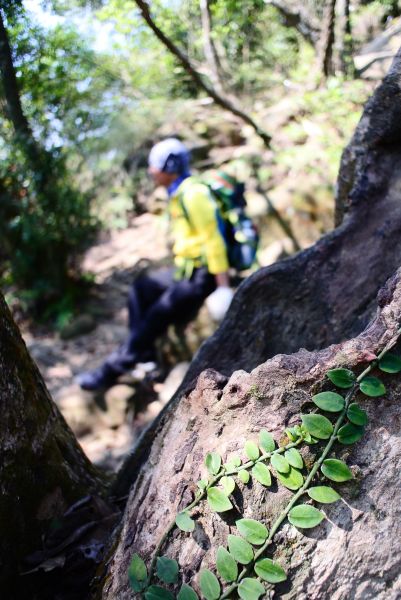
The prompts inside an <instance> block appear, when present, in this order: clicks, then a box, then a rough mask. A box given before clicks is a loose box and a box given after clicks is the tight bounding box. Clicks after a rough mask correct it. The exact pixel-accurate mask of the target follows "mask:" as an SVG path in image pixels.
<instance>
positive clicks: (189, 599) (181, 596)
mask: <svg viewBox="0 0 401 600" xmlns="http://www.w3.org/2000/svg"><path fill="white" fill-rule="evenodd" d="M177 600H198V594H197V593H196V592H195V591H194V590H193V589H192V588H191V586H190V585H187V584H186V583H183V584H182V586H181V589H180V591H179V592H178V596H177Z"/></svg>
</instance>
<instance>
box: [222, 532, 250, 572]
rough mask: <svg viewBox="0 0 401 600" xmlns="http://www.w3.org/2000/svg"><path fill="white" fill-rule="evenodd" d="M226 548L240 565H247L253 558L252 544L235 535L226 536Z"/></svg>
mask: <svg viewBox="0 0 401 600" xmlns="http://www.w3.org/2000/svg"><path fill="white" fill-rule="evenodd" d="M228 549H229V551H230V554H232V556H233V557H234V558H235V560H236V561H237V562H239V563H241V565H247V564H248V563H250V562H251V560H252V559H253V550H252V546H251V545H250V544H248V542H246V541H245V540H243V539H242V538H240V537H238V536H237V535H229V536H228Z"/></svg>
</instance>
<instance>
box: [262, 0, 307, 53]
mask: <svg viewBox="0 0 401 600" xmlns="http://www.w3.org/2000/svg"><path fill="white" fill-rule="evenodd" d="M266 4H270V5H271V6H273V7H274V8H275V9H277V10H278V11H279V13H280V14H281V16H282V17H283V19H284V24H285V25H286V26H287V27H294V28H295V29H296V30H297V31H299V33H300V34H301V35H302V37H303V38H304V39H305V40H306V41H307V42H309V43H310V44H312V45H313V46H314V45H315V44H316V43H317V41H318V39H319V28H318V27H317V26H316V25H314V24H313V23H311V21H310V19H309V18H308V17H307V16H306V14H305V12H304V11H302V10H297V11H293V10H291V8H290V7H289V6H287V5H286V4H285V3H284V2H282V0H266Z"/></svg>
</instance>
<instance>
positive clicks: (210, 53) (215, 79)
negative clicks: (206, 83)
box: [200, 0, 224, 94]
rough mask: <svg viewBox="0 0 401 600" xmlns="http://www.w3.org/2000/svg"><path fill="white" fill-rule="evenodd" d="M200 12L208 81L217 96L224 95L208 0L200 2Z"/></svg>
mask: <svg viewBox="0 0 401 600" xmlns="http://www.w3.org/2000/svg"><path fill="white" fill-rule="evenodd" d="M200 11H201V18H202V37H203V51H204V54H205V58H206V62H207V64H208V65H209V71H210V79H211V81H212V83H213V85H214V87H215V88H216V90H217V91H218V92H219V94H222V93H223V94H224V86H223V83H222V81H221V77H220V62H219V57H218V54H217V50H216V46H215V45H214V41H213V38H212V17H211V14H210V2H209V0H200Z"/></svg>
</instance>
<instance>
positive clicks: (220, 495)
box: [207, 487, 233, 512]
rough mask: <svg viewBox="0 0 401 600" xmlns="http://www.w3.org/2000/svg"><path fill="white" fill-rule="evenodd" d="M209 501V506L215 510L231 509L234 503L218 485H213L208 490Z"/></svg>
mask: <svg viewBox="0 0 401 600" xmlns="http://www.w3.org/2000/svg"><path fill="white" fill-rule="evenodd" d="M207 501H208V503H209V506H210V508H211V509H212V510H214V511H215V512H225V511H227V510H231V509H232V507H233V505H232V504H231V502H230V500H229V499H228V498H227V495H226V494H225V493H224V492H223V491H222V490H219V489H218V488H216V487H211V488H209V489H208V491H207Z"/></svg>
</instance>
